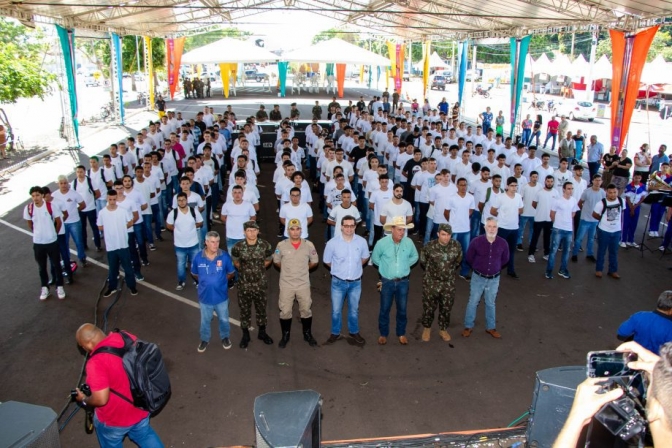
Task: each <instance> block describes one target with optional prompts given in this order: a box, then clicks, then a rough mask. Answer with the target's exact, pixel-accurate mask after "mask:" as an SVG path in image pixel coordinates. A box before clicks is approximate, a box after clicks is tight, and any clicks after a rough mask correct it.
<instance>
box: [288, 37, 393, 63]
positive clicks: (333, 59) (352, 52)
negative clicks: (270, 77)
mask: <svg viewBox="0 0 672 448" xmlns="http://www.w3.org/2000/svg"><path fill="white" fill-rule="evenodd" d="M281 59H282V60H283V61H288V62H317V63H325V64H330V63H342V64H357V65H377V66H382V67H387V66H388V65H390V60H389V59H388V58H386V57H383V56H380V55H379V54H376V53H373V52H371V51H369V50H365V49H364V48H361V47H358V46H357V45H353V44H351V43H348V42H346V41H344V40H341V39H339V38H337V37H335V38H333V39H330V40H325V41H322V42H318V43H316V44H315V45H312V46H310V47H306V48H300V49H298V50H294V51H290V52H288V53H285V54H283V55H282V58H281Z"/></svg>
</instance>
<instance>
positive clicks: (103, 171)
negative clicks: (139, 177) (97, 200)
mask: <svg viewBox="0 0 672 448" xmlns="http://www.w3.org/2000/svg"><path fill="white" fill-rule="evenodd" d="M98 171H99V172H100V178H101V179H102V180H103V184H105V186H107V181H106V180H105V170H104V169H103V168H99V169H98ZM113 172H114V177H117V172H116V171H113ZM86 176H87V177H88V178H89V179H91V169H90V168H89V170H88V171H87V172H86ZM115 180H116V179H115Z"/></svg>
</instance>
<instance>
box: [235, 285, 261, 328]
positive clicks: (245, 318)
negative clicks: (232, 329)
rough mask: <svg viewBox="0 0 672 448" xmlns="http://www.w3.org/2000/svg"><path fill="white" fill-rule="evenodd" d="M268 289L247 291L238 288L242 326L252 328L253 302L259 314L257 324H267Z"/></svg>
mask: <svg viewBox="0 0 672 448" xmlns="http://www.w3.org/2000/svg"><path fill="white" fill-rule="evenodd" d="M267 303H268V301H267V299H266V291H256V292H251V291H245V290H244V289H243V290H241V289H239V290H238V305H239V306H240V328H250V321H251V320H252V304H254V310H255V311H256V315H257V325H258V326H262V325H263V326H265V325H266V322H267V318H266V305H267Z"/></svg>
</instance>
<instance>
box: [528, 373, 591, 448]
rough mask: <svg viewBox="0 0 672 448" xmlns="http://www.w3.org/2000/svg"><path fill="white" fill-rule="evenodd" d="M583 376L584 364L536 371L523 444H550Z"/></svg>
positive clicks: (533, 446)
mask: <svg viewBox="0 0 672 448" xmlns="http://www.w3.org/2000/svg"><path fill="white" fill-rule="evenodd" d="M585 379H586V367H585V366H569V367H555V368H552V369H546V370H540V371H538V372H537V373H536V381H535V387H534V394H533V395H532V406H531V407H530V419H529V424H528V426H527V433H526V439H527V446H528V447H530V448H545V447H551V446H553V442H555V439H556V438H557V436H558V434H559V433H560V430H561V429H562V426H563V425H564V424H565V421H566V420H567V416H568V415H569V410H570V409H571V408H572V402H573V401H574V394H575V393H576V388H577V386H578V385H579V384H581V383H582V382H583V381H584V380H585Z"/></svg>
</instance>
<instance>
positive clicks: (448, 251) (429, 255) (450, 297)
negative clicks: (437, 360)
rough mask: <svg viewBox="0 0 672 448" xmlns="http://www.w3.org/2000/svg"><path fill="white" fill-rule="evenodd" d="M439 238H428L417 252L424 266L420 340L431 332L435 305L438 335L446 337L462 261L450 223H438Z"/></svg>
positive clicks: (447, 339)
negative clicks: (437, 312) (428, 241)
mask: <svg viewBox="0 0 672 448" xmlns="http://www.w3.org/2000/svg"><path fill="white" fill-rule="evenodd" d="M438 235H439V239H438V240H434V241H431V242H430V243H428V244H427V245H426V246H425V247H423V248H422V251H421V252H420V265H421V266H422V267H423V268H424V269H425V275H424V277H423V279H422V326H423V327H424V330H423V331H422V340H423V341H425V342H427V341H429V337H430V334H431V326H432V321H433V320H434V311H435V310H436V307H437V306H438V307H439V329H440V330H439V335H440V336H441V339H443V340H444V341H450V335H449V334H448V331H447V330H448V324H450V311H451V309H452V308H453V302H454V301H455V276H456V274H457V271H458V270H459V269H460V263H462V256H463V254H462V246H460V243H458V242H457V241H455V240H454V239H452V238H451V237H452V235H453V229H452V227H451V226H450V224H439V231H438Z"/></svg>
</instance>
